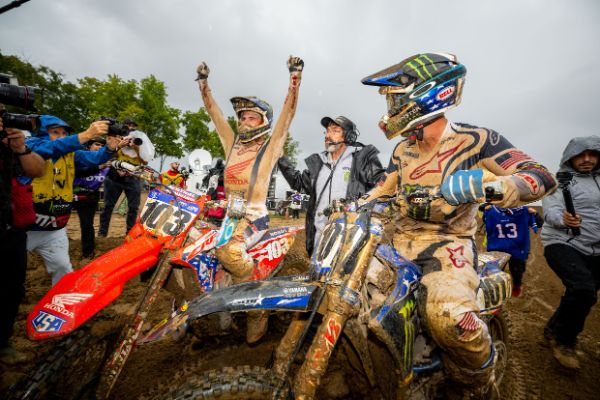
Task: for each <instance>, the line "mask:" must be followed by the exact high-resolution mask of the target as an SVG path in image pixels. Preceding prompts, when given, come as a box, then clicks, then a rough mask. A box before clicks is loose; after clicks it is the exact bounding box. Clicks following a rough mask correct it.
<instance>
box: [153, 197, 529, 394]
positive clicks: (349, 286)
mask: <svg viewBox="0 0 600 400" xmlns="http://www.w3.org/2000/svg"><path fill="white" fill-rule="evenodd" d="M331 208H332V211H333V213H332V214H331V216H330V217H329V221H328V224H327V225H326V227H325V229H324V231H323V234H322V236H321V239H320V241H319V243H317V246H316V248H317V250H316V251H315V254H314V255H313V258H312V260H311V265H310V273H309V274H308V275H301V276H295V277H275V278H272V279H269V280H266V281H262V282H247V283H242V284H239V285H235V286H231V287H228V288H226V289H224V290H222V291H219V292H215V293H207V294H203V295H201V296H200V297H198V298H197V299H195V300H193V301H192V302H191V303H190V304H189V307H188V309H187V310H186V311H185V312H181V313H178V314H176V315H174V316H173V317H172V319H171V320H170V321H168V322H167V323H166V324H163V325H161V326H158V327H156V328H155V329H154V330H153V331H152V332H151V333H150V334H149V335H148V336H147V337H145V338H144V339H143V341H146V342H147V341H154V340H159V339H161V338H163V337H165V336H169V335H175V336H177V335H181V334H182V332H185V330H186V329H188V327H189V324H190V323H191V322H192V321H195V320H197V319H199V318H202V317H204V316H206V315H209V314H211V313H216V312H222V311H228V312H248V311H252V310H257V309H261V310H277V311H290V312H295V313H296V316H295V318H294V319H293V320H292V322H291V324H290V326H289V328H288V330H287V332H286V334H285V336H284V338H283V339H282V341H281V342H280V344H279V346H278V347H277V349H276V351H275V359H274V363H273V365H272V366H271V368H263V367H259V366H252V367H250V366H234V367H230V368H225V369H223V370H219V371H216V370H213V371H209V372H205V373H204V374H197V375H196V376H188V379H187V381H186V382H185V383H183V384H181V385H178V386H176V387H171V388H169V389H166V390H165V391H164V392H163V393H162V394H160V395H158V396H156V398H160V399H234V398H244V399H294V398H295V399H313V398H318V397H315V396H317V390H318V389H319V384H320V382H321V379H322V378H323V376H324V375H325V372H326V370H327V367H328V364H329V361H330V359H331V358H332V355H333V354H334V350H335V351H342V352H344V353H345V355H346V357H344V359H345V360H347V362H348V363H349V364H350V367H351V368H352V369H353V370H355V371H356V372H357V373H358V375H360V376H361V377H365V378H364V379H366V381H367V386H368V387H370V388H371V389H370V390H371V391H372V390H376V392H375V393H378V395H376V396H375V397H374V398H386V399H398V398H407V399H437V398H443V395H444V393H443V390H444V384H445V383H446V374H445V371H444V368H443V357H442V355H443V352H442V351H441V348H439V347H438V346H437V345H436V343H435V342H434V341H433V339H432V338H431V336H430V335H429V334H428V332H427V328H426V326H425V324H424V318H422V317H421V315H423V314H422V313H423V310H422V308H421V307H420V306H422V305H423V304H424V302H423V298H422V296H423V292H424V289H423V286H422V285H421V284H420V280H421V278H422V275H423V274H422V271H421V268H420V267H419V266H418V265H416V264H414V263H413V262H411V261H409V260H407V259H406V258H404V257H403V256H402V255H400V254H399V253H398V252H397V251H396V250H395V249H394V247H392V246H391V244H390V243H389V241H387V240H384V239H385V238H386V235H385V234H384V223H383V222H382V221H384V220H385V219H386V218H388V217H389V203H388V202H371V203H368V204H366V205H362V206H360V207H359V206H358V205H357V204H356V203H355V202H349V203H343V202H335V203H334V204H333V205H332V207H331ZM508 260H509V256H508V255H507V254H504V253H498V252H495V253H483V254H480V255H479V263H478V266H477V267H476V268H477V273H478V275H479V277H480V285H479V287H478V289H477V302H478V305H479V307H480V312H479V317H480V319H481V320H482V321H483V322H484V323H485V324H486V325H487V327H488V330H489V332H490V335H491V337H492V340H493V344H494V349H495V351H496V353H497V363H496V386H497V387H499V386H500V385H501V384H502V382H503V379H504V377H505V374H506V372H507V371H508V365H509V358H510V351H509V350H510V348H509V336H510V324H509V322H508V320H507V314H506V311H505V310H504V308H503V307H504V305H505V303H506V301H507V300H508V298H509V297H510V293H511V289H512V282H511V277H510V275H509V274H508V273H506V272H504V271H503V269H504V268H505V266H506V264H507V262H508ZM315 328H316V333H315V332H314V330H315ZM311 331H312V334H309V333H310V332H311ZM306 346H309V347H308V349H306ZM299 355H301V357H299V358H300V362H301V366H300V367H299V368H293V364H294V360H297V358H298V356H299ZM517 379H518V378H517ZM515 391H516V390H515ZM440 396H442V397H440Z"/></svg>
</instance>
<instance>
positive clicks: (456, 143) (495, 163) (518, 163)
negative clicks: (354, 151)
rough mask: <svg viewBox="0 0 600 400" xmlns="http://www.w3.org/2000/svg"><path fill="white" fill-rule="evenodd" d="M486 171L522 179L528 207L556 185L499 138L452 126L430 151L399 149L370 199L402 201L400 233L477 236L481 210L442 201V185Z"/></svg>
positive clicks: (411, 146)
mask: <svg viewBox="0 0 600 400" xmlns="http://www.w3.org/2000/svg"><path fill="white" fill-rule="evenodd" d="M477 168H483V169H485V170H488V171H490V172H492V173H493V174H494V175H496V176H508V175H513V176H517V177H518V178H519V180H520V185H521V186H522V187H527V189H526V190H528V191H529V193H528V194H527V195H524V196H523V195H522V196H521V200H523V201H524V202H529V201H535V200H537V199H538V198H541V197H542V196H543V195H544V193H545V191H546V189H548V188H549V189H552V188H553V187H554V186H555V182H554V179H553V177H552V176H551V174H550V173H549V172H548V171H547V169H546V168H545V167H543V166H542V165H540V164H538V163H536V162H535V161H534V160H533V159H532V158H531V157H530V156H528V155H527V154H525V153H524V152H522V151H520V150H518V149H516V148H515V147H514V146H512V145H511V144H510V143H509V141H508V140H506V139H505V138H504V137H502V136H501V135H500V134H498V133H497V132H495V131H493V130H490V129H485V128H478V127H475V126H471V125H466V124H453V123H448V124H447V126H446V128H445V131H444V134H443V135H442V137H441V139H440V142H439V143H438V145H437V146H435V147H434V148H433V149H431V150H430V151H423V150H422V149H420V148H419V141H416V142H414V143H412V142H410V141H408V140H405V141H402V142H400V143H398V145H397V146H396V148H395V149H394V152H393V154H392V157H391V159H390V163H389V166H388V169H387V171H386V179H385V181H384V182H383V183H382V184H381V185H380V186H378V187H376V188H374V189H373V190H372V191H371V192H370V193H369V198H377V197H380V196H384V195H397V196H398V200H397V205H398V206H399V208H400V210H399V215H398V218H397V220H396V231H397V233H402V232H413V233H414V232H415V231H423V233H434V234H435V233H444V234H451V235H457V236H472V235H474V234H475V231H476V228H477V223H476V215H477V204H474V203H470V204H460V205H458V206H452V205H450V204H448V203H447V202H446V201H445V200H444V198H443V197H441V195H440V187H441V185H442V182H444V180H445V179H446V178H447V177H449V176H450V175H451V174H452V173H454V172H456V171H458V170H471V169H477Z"/></svg>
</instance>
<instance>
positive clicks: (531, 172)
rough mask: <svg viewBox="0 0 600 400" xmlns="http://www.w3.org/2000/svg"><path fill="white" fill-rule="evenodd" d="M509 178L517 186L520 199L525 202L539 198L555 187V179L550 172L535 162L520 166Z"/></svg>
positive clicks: (552, 190)
mask: <svg viewBox="0 0 600 400" xmlns="http://www.w3.org/2000/svg"><path fill="white" fill-rule="evenodd" d="M511 178H512V179H513V180H514V182H515V184H516V185H517V187H518V188H519V195H520V199H521V200H522V201H524V202H527V203H528V202H532V201H536V200H539V199H541V198H542V197H544V196H545V195H546V194H549V193H552V192H554V190H555V189H556V180H555V179H554V177H553V176H552V174H551V173H550V172H548V170H547V169H546V167H544V166H543V165H540V164H537V163H526V164H524V165H522V166H520V167H519V169H518V170H517V172H515V173H514V174H513V175H512V177H511Z"/></svg>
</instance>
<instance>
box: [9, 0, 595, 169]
mask: <svg viewBox="0 0 600 400" xmlns="http://www.w3.org/2000/svg"><path fill="white" fill-rule="evenodd" d="M8 3H9V0H0V5H5V4H8ZM599 17H600V2H598V1H597V0H589V1H585V0H505V1H502V2H500V1H483V0H473V1H471V0H453V1H448V0H445V1H444V0H435V1H428V0H394V1H392V0H369V1H351V0H345V1H344V0H321V1H317V0H298V1H289V0H262V1H260V0H255V1H252V0H202V1H199V0H197V1H192V0H163V1H157V0H131V1H128V0H119V1H116V0H103V1H101V0H96V1H92V0H51V1H50V0H31V1H30V2H29V3H26V4H25V5H23V6H21V7H20V8H17V9H13V10H11V11H9V12H7V13H5V14H2V15H0V50H1V51H2V53H3V54H14V55H18V56H20V57H23V58H25V59H26V60H28V61H29V62H31V63H32V64H34V65H39V64H43V65H47V66H49V67H51V68H52V69H54V70H56V71H60V72H62V73H64V74H65V76H66V78H67V79H68V80H71V81H75V80H76V79H78V78H82V77H84V76H94V77H98V78H106V76H107V75H108V74H111V73H115V74H117V75H119V76H121V77H123V78H125V79H137V80H139V79H141V78H143V77H145V76H148V75H149V74H154V75H155V76H156V77H157V78H159V79H161V80H163V81H164V82H165V83H166V85H167V87H168V93H169V102H170V103H171V105H173V106H175V107H178V108H181V109H183V110H197V109H198V107H199V106H201V99H200V96H199V93H198V89H197V85H196V83H195V82H194V78H195V69H196V65H197V64H198V63H199V62H200V61H203V60H204V61H206V62H207V63H208V65H209V66H210V68H211V76H210V84H211V86H212V88H213V93H214V95H215V97H216V99H217V101H218V102H219V104H220V105H221V108H222V109H223V110H224V112H225V113H227V114H232V113H233V112H232V110H231V106H230V103H229V98H230V97H233V96H236V95H256V96H258V97H261V98H264V99H265V100H267V101H268V102H270V103H271V104H272V105H273V107H274V109H275V114H276V117H277V113H278V111H279V110H280V109H281V104H282V102H283V99H284V96H285V91H286V88H287V84H288V72H287V69H286V65H285V63H286V60H287V58H288V56H289V55H290V54H293V55H297V56H300V57H302V58H303V59H304V61H305V70H304V76H303V83H302V87H301V92H300V100H299V106H298V112H297V114H296V117H295V119H294V122H293V124H292V128H291V133H292V135H293V136H294V138H295V139H297V140H298V141H299V142H300V149H301V151H302V155H301V156H302V157H306V156H308V155H309V154H310V153H313V152H315V151H320V150H322V147H323V146H322V140H323V135H322V132H323V128H322V127H321V126H320V124H319V121H320V118H321V117H322V116H324V115H331V116H337V115H340V114H343V115H346V116H347V117H349V118H350V119H352V120H353V121H354V122H355V123H356V124H357V126H358V128H359V130H360V131H361V137H360V140H361V141H362V142H364V143H372V144H375V145H376V146H377V147H378V148H379V149H380V150H381V153H382V157H381V158H382V162H383V163H384V164H387V161H388V158H389V154H390V152H391V149H392V148H393V146H394V143H395V141H394V142H393V143H392V142H389V141H387V140H386V139H385V137H384V136H383V134H382V133H381V132H380V131H379V129H378V128H377V122H378V120H379V118H380V117H381V115H382V114H383V113H384V112H385V101H384V99H383V97H382V96H380V95H379V94H378V93H377V90H376V88H373V87H367V86H363V85H361V83H360V79H361V78H363V77H365V76H367V75H369V74H371V73H373V72H375V71H378V70H380V69H383V68H384V67H387V66H389V65H392V64H395V63H397V62H399V61H401V60H402V59H404V58H406V57H408V56H410V55H412V54H415V53H418V52H430V51H445V52H451V53H454V54H456V55H457V56H458V58H459V60H460V61H461V62H463V63H464V64H465V65H466V66H467V69H468V72H467V79H466V84H465V88H464V93H463V102H462V104H461V105H460V106H459V107H458V108H457V109H455V110H452V111H450V112H449V113H448V117H449V119H450V120H452V121H457V122H468V123H471V124H473V125H479V126H485V127H488V128H492V129H495V130H497V131H499V132H500V133H501V134H503V135H504V136H506V137H507V138H508V139H509V140H510V141H511V142H512V143H513V144H514V145H515V146H517V147H519V148H521V149H523V150H524V151H526V152H527V153H529V154H531V155H532V156H534V157H535V158H537V159H538V160H539V161H540V162H542V163H544V164H546V165H547V166H548V167H549V168H550V169H551V170H553V171H554V170H556V168H557V166H558V161H559V159H560V155H561V154H562V150H563V148H564V147H565V145H566V144H567V142H568V140H569V139H570V138H572V137H574V136H585V135H591V134H600V128H599V127H598V126H597V125H596V124H594V122H593V121H595V117H596V115H595V113H596V112H600V110H598V106H597V105H595V104H597V103H596V99H597V98H598V97H599V96H600V74H599V73H598V70H599V69H600V52H599V51H598V39H600V34H599V33H600V23H599V22H600V18H599Z"/></svg>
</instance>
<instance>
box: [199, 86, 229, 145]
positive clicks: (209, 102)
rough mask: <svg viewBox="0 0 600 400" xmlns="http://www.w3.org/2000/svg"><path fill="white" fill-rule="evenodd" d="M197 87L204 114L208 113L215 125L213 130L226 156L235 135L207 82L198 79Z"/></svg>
mask: <svg viewBox="0 0 600 400" xmlns="http://www.w3.org/2000/svg"><path fill="white" fill-rule="evenodd" d="M198 87H199V88H200V94H201V95H202V101H203V102H204V107H205V108H206V112H208V115H209V116H210V119H211V120H212V122H213V124H215V129H216V130H217V134H218V135H219V139H220V140H221V145H222V146H223V150H224V151H225V154H226V155H227V154H229V150H230V149H231V147H233V141H234V138H235V134H234V132H233V130H232V129H231V126H229V123H228V122H227V118H225V116H224V115H223V112H222V111H221V109H220V108H219V106H218V105H217V103H216V102H215V99H214V97H213V96H212V91H211V90H210V87H209V86H208V82H207V80H206V79H200V80H199V81H198Z"/></svg>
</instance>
